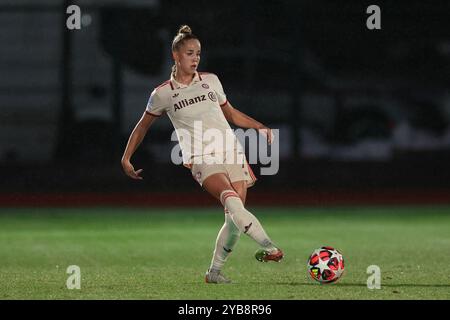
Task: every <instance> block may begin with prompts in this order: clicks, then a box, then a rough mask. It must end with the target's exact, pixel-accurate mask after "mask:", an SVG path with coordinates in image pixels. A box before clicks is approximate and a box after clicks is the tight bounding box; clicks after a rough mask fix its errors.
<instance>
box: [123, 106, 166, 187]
mask: <svg viewBox="0 0 450 320" xmlns="http://www.w3.org/2000/svg"><path fill="white" fill-rule="evenodd" d="M155 119H157V117H156V116H154V115H152V114H150V113H148V112H147V111H146V112H144V114H143V115H142V117H141V119H140V120H139V121H138V123H137V124H136V126H135V127H134V129H133V132H131V135H130V138H129V139H128V143H127V146H126V147H125V151H124V153H123V156H122V161H121V163H122V168H123V171H124V172H125V174H126V175H127V176H129V177H130V178H133V179H139V180H140V179H142V177H141V176H139V174H141V172H142V171H143V169H139V170H136V171H135V170H134V167H133V165H132V164H131V161H130V160H131V157H132V156H133V154H134V152H135V151H136V149H137V148H138V146H139V145H140V144H141V142H142V140H144V137H145V135H146V134H147V131H148V129H149V128H150V126H151V125H152V123H153V122H154V121H155Z"/></svg>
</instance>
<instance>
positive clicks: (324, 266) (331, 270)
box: [307, 247, 344, 283]
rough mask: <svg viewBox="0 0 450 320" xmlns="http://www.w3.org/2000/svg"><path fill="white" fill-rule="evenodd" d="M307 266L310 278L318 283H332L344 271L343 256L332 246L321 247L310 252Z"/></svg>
mask: <svg viewBox="0 0 450 320" xmlns="http://www.w3.org/2000/svg"><path fill="white" fill-rule="evenodd" d="M307 266H308V272H309V275H310V276H311V278H313V279H314V280H316V281H318V282H320V283H332V282H336V281H337V280H338V279H339V278H341V277H342V275H343V273H344V257H343V256H342V254H341V253H340V252H339V251H338V250H336V249H334V248H332V247H321V248H319V249H316V250H314V251H313V253H311V255H310V256H309V259H308V265H307Z"/></svg>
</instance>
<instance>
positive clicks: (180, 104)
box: [173, 94, 211, 112]
mask: <svg viewBox="0 0 450 320" xmlns="http://www.w3.org/2000/svg"><path fill="white" fill-rule="evenodd" d="M210 99H211V98H210ZM201 101H206V96H205V95H204V94H202V95H200V96H197V97H195V98H191V99H183V100H180V101H178V103H175V104H174V105H173V108H174V111H175V112H176V111H177V110H180V109H183V108H184V107H187V106H190V105H192V104H195V103H199V102H201Z"/></svg>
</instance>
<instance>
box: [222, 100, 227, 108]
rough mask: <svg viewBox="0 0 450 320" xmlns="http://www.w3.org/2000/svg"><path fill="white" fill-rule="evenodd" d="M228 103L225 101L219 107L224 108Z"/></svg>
mask: <svg viewBox="0 0 450 320" xmlns="http://www.w3.org/2000/svg"><path fill="white" fill-rule="evenodd" d="M227 103H228V100H225V102H224V103H222V104H221V105H220V106H221V107H225V105H226V104H227Z"/></svg>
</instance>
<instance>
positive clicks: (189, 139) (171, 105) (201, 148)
mask: <svg viewBox="0 0 450 320" xmlns="http://www.w3.org/2000/svg"><path fill="white" fill-rule="evenodd" d="M226 104H227V97H226V95H225V93H224V91H223V88H222V84H221V83H220V81H219V78H218V77H217V76H216V75H215V74H212V73H198V72H196V73H195V76H194V78H193V80H192V82H191V83H190V84H189V85H184V84H180V83H178V82H177V81H176V80H175V79H174V78H173V77H171V78H170V80H168V81H166V82H164V83H163V84H161V85H160V86H158V87H157V88H155V89H154V90H153V92H152V94H151V96H150V99H149V101H148V103H147V107H146V112H147V113H149V114H151V115H153V116H156V117H159V116H161V115H162V114H164V113H167V115H168V117H169V119H170V121H171V122H172V124H173V126H174V128H175V131H176V134H177V138H178V142H179V144H180V148H181V152H182V155H183V163H184V164H185V165H190V164H192V163H193V159H194V157H197V156H202V155H206V154H214V153H220V152H221V153H225V152H228V151H233V150H236V149H240V150H242V149H241V148H242V147H241V146H240V144H239V143H238V141H237V139H236V136H235V135H234V133H233V131H232V130H231V127H230V125H229V124H228V121H227V120H226V118H225V116H224V114H223V112H222V110H221V107H223V106H225V105H226ZM218 134H219V135H218ZM217 136H221V137H222V139H217Z"/></svg>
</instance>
